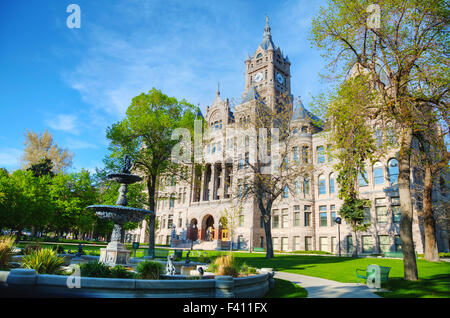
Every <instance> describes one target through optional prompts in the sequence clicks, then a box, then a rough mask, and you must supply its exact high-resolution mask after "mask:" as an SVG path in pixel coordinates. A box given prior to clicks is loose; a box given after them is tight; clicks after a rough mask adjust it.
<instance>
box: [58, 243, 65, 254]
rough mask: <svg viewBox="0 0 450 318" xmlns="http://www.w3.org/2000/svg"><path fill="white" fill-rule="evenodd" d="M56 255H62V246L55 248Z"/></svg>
mask: <svg viewBox="0 0 450 318" xmlns="http://www.w3.org/2000/svg"><path fill="white" fill-rule="evenodd" d="M56 253H58V254H64V246H62V245H58V246H56Z"/></svg>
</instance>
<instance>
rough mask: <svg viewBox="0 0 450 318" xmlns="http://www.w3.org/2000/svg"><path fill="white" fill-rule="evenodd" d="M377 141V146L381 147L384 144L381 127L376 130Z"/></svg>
mask: <svg viewBox="0 0 450 318" xmlns="http://www.w3.org/2000/svg"><path fill="white" fill-rule="evenodd" d="M375 140H376V142H377V146H378V147H381V145H382V144H383V131H382V130H381V129H380V128H379V127H377V128H375Z"/></svg>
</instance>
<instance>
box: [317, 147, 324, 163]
mask: <svg viewBox="0 0 450 318" xmlns="http://www.w3.org/2000/svg"><path fill="white" fill-rule="evenodd" d="M317 163H325V148H324V147H323V146H319V147H317Z"/></svg>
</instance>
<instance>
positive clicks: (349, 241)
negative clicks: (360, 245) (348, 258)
mask: <svg viewBox="0 0 450 318" xmlns="http://www.w3.org/2000/svg"><path fill="white" fill-rule="evenodd" d="M347 253H349V254H353V238H352V236H351V235H349V236H347Z"/></svg>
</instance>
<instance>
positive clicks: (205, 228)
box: [202, 214, 214, 241]
mask: <svg viewBox="0 0 450 318" xmlns="http://www.w3.org/2000/svg"><path fill="white" fill-rule="evenodd" d="M202 239H203V240H205V241H212V240H213V239H214V218H213V217H212V215H211V214H207V215H205V217H204V218H203V221H202Z"/></svg>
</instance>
